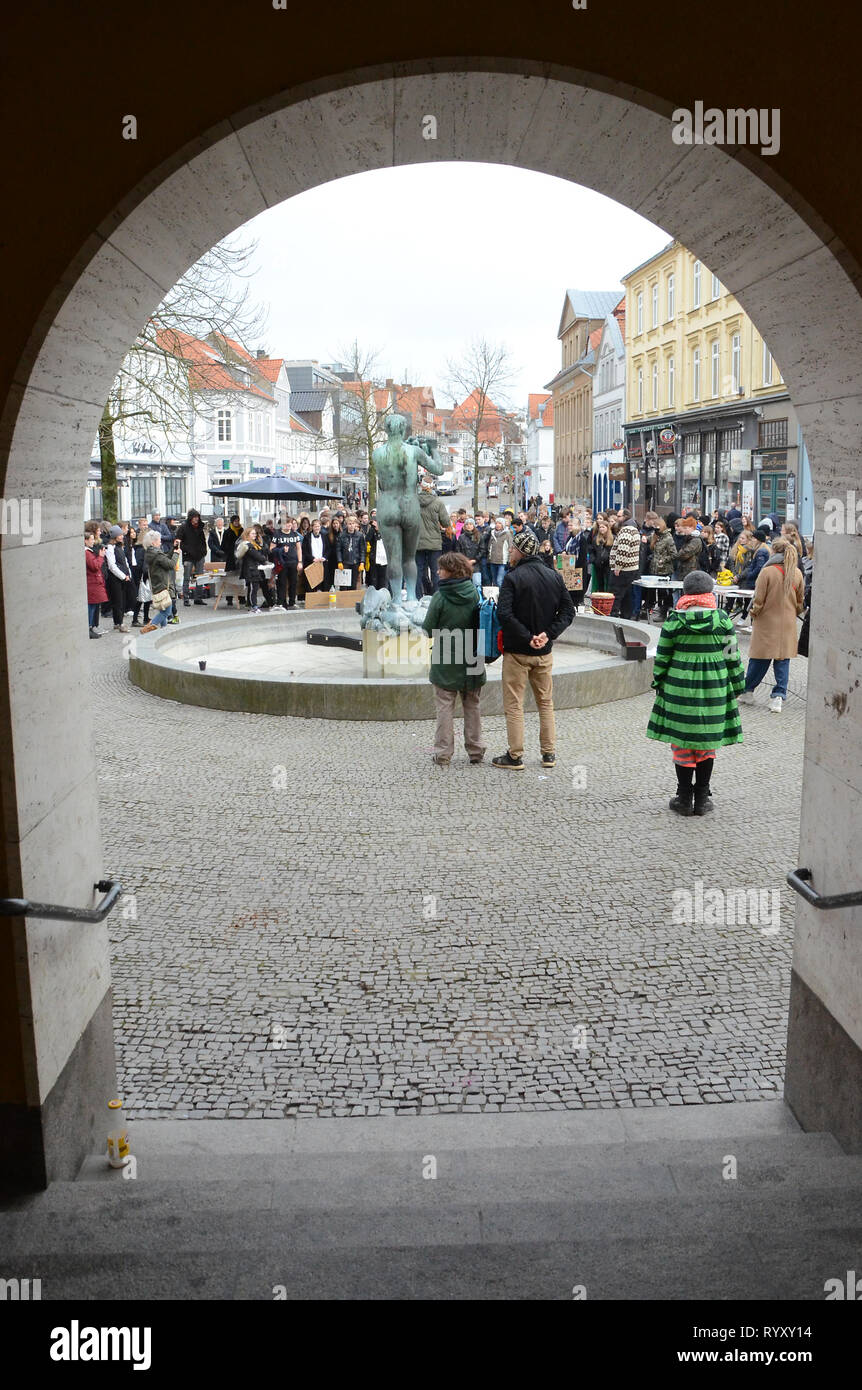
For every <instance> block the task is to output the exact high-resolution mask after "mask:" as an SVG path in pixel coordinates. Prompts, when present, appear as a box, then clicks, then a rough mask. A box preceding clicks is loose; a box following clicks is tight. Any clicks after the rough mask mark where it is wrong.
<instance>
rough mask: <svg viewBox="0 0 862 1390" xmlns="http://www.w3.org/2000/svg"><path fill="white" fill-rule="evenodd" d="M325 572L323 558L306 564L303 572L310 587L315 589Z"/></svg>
mask: <svg viewBox="0 0 862 1390" xmlns="http://www.w3.org/2000/svg"><path fill="white" fill-rule="evenodd" d="M325 573H326V571H325V570H324V567H323V561H322V560H312V562H311V564H310V565H306V567H305V569H304V570H303V574H304V575H305V582H306V584H307V585H308V587H309V589H315V588H316V587H317V585H318V584H319V583H320V581H321V579H322V578H323V576H324V574H325Z"/></svg>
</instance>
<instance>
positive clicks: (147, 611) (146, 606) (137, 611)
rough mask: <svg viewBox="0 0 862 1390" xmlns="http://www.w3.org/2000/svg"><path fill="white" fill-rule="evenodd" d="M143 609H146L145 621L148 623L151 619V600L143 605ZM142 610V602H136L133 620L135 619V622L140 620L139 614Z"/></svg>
mask: <svg viewBox="0 0 862 1390" xmlns="http://www.w3.org/2000/svg"><path fill="white" fill-rule="evenodd" d="M143 609H144V622H145V623H148V622H149V621H150V605H149V602H147V603H145V604H144V605H143ZM140 611H141V604H140V603H136V604H135V611H134V613H133V614H132V621H133V622H135V623H136V622H137V621H138V615H139V613H140Z"/></svg>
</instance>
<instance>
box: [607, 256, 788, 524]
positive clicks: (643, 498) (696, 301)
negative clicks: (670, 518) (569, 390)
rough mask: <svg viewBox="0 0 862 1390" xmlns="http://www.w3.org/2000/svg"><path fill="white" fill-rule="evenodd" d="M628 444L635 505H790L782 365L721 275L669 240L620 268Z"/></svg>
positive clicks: (747, 508)
mask: <svg viewBox="0 0 862 1390" xmlns="http://www.w3.org/2000/svg"><path fill="white" fill-rule="evenodd" d="M623 284H624V286H625V290H626V430H625V435H626V454H627V460H628V463H629V477H628V488H629V492H628V497H627V501H629V502H632V501H633V502H634V504H635V509H636V513H637V515H639V516H642V515H643V512H644V511H645V510H648V509H649V508H651V507H656V508H657V509H658V510H659V511H668V510H674V511H677V512H680V511H682V510H683V508H686V507H690V508H696V509H697V510H699V511H705V512H709V511H712V510H713V509H714V508H715V507H729V506H732V505H735V506H739V507H740V508H741V509H742V510H743V511H744V512H749V513H751V514H752V515H755V516H756V519H759V518H760V517H761V516H763V515H765V514H766V513H768V512H778V513H779V514H780V515H781V516H782V517H788V518H791V519H793V518H795V517H796V503H797V499H798V497H799V496H800V493H801V488H800V484H801V482H802V478H801V477H800V473H801V471H802V467H803V461H804V446H803V444H802V439H801V432H800V430H799V426H798V422H797V420H796V416H795V414H794V412H793V409H792V407H791V405H790V398H789V395H788V392H787V389H786V387H785V385H784V382H783V380H782V377H781V373H780V370H779V368H778V365H777V363H776V362H774V361H773V358H772V355H771V353H770V351H769V348H768V345H767V344H766V343H765V342H764V340H763V338H762V337H761V336H760V334H759V333H758V331H757V329H756V328H755V326H754V324H753V323H752V321H751V319H750V318H749V317H748V315H747V314H746V313H745V311H744V310H743V308H742V306H741V305H740V304H739V302H738V301H737V300H736V299H735V298H734V296H733V295H732V294H729V293H728V291H727V290H725V288H724V286H723V285H722V284H721V283H720V282H719V280H718V277H717V276H715V275H713V274H712V272H711V271H710V270H709V269H708V268H707V267H706V266H705V265H702V264H701V262H700V261H699V260H698V259H697V258H696V256H694V255H693V254H692V253H691V252H690V251H687V250H686V248H685V247H684V246H681V245H680V243H679V242H678V241H672V242H670V244H669V245H668V246H666V247H665V248H664V250H663V251H660V252H659V253H658V255H656V256H653V258H652V259H651V260H649V261H646V262H645V263H644V264H643V265H639V266H638V267H637V268H636V269H635V270H633V271H631V272H630V273H629V274H628V275H624V276H623Z"/></svg>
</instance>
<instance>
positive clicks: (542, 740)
mask: <svg viewBox="0 0 862 1390" xmlns="http://www.w3.org/2000/svg"><path fill="white" fill-rule="evenodd" d="M553 665H554V656H553V653H552V652H548V653H547V655H546V656H526V655H522V654H521V653H520V652H504V653H503V713H504V714H505V716H506V735H507V737H508V740H509V753H510V754H511V756H512V757H513V758H523V756H524V692H525V690H526V689H527V681H529V682H530V688H531V690H532V692H533V696H534V698H535V701H536V708H537V709H538V711H539V748H540V751H541V752H542V753H554V752H555V751H556V743H557V730H556V725H555V723H554V685H553V678H552V675H551V671H552V669H553Z"/></svg>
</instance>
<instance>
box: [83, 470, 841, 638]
mask: <svg viewBox="0 0 862 1390" xmlns="http://www.w3.org/2000/svg"><path fill="white" fill-rule="evenodd" d="M419 504H420V534H419V540H418V545H417V552H416V563H417V581H416V597H417V598H421V597H422V596H423V595H429V594H433V593H435V592H436V589H437V585H438V573H437V560H438V558H439V556H440V555H441V554H446V553H449V552H452V551H455V552H457V553H459V554H461V555H464V556H465V557H466V558H467V559H468V560H469V561H470V578H471V580H472V582H473V583H474V584H475V586H476V588H477V590H479V591H480V592H481V591H482V590H483V589H485V588H496V589H499V587H500V585H501V584H502V581H503V576H504V574H505V573H506V570H507V568H508V566H509V562H510V557H511V553H512V545H513V541H514V539H515V538H516V537H517V536H518V535H519V534H520V533H521V531H522V530H523V529H524V527H529V529H530V530H531V531H532V533H533V535H535V537H536V539H537V541H538V543H539V558H540V560H541V561H542V562H543V563H544V564H545V565H546V566H548V567H549V568H554V567H556V568H559V567H560V563H561V562H560V560H559V557H560V556H563V555H565V556H567V557H568V558H569V566H567V569H569V567H570V568H571V573H570V574H569V576H568V579H567V585H568V587H569V590H570V592H571V596H572V602H573V605H574V610H575V612H577V611H578V609H579V608H580V607H581V605H582V604H584V602H585V600H586V599H587V598H588V597H589V596H590V595H591V594H594V593H602V594H607V593H611V594H612V595H613V607H612V613H613V614H614V615H615V616H620V617H623V618H641V619H645V620H649V619H652V620H655V621H658V622H663V621H664V620H665V619H666V617H667V615H668V612H669V610H670V606H671V603H672V601H673V591H672V590H671V589H661V588H660V589H658V590H654V589H650V587H649V585H647V584H644V583H642V582H641V581H642V580H644V579H647V578H649V577H652V576H662V577H665V578H673V579H677V580H680V581H682V580H684V579H685V577H686V575H688V574H690V573H692V572H693V571H695V570H698V571H701V572H703V573H705V574H708V575H710V576H711V577H712V578H718V579H719V580H720V582H721V583H725V584H733V585H735V586H736V587H738V588H741V589H746V590H750V591H751V594H752V597H753V595H754V589H755V585H756V583H757V579H758V576H759V574H760V572H761V570H762V569H763V567H764V565H765V564H766V563H767V561H768V559H769V558H770V554H771V553H772V552H771V546H772V544H773V542H774V541H775V540H777V539H786V540H788V541H790V542H791V544H792V545H793V547H794V549H795V550H796V552H797V559H798V562H799V564H800V565H801V567H802V572H803V578H804V581H805V585H806V600H807V597H808V594H809V593H810V583H811V571H812V563H813V546H812V545H811V544H808V545H806V542H805V540H804V539H803V537H802V536H801V535H800V533H799V530H798V528H797V526H796V524H795V523H794V522H792V521H782V520H781V518H780V517H779V516H777V515H774V514H773V515H769V516H766V517H764V518H763V519H762V520H761V522H760V524H759V525H757V526H755V525H754V523H753V522H752V520H751V518H750V517H745V516H743V515H742V513H741V512H740V510H739V509H738V508H734V507H731V508H728V509H727V510H716V511H715V512H713V513H712V515H711V516H705V515H697V514H696V513H694V512H690V513H688V514H686V515H684V516H677V515H676V514H675V513H673V512H670V513H668V514H666V515H663V516H662V515H660V514H659V513H657V512H654V511H648V512H647V513H646V515H645V516H644V518H643V520H642V521H641V522H637V521H636V520H635V519H634V517H633V516H632V513H631V511H630V510H628V509H622V510H620V511H614V510H607V511H603V512H601V513H599V514H598V515H596V516H595V517H594V516H593V514H592V512H591V511H590V510H589V508H587V507H577V506H572V507H551V508H549V507H548V506H546V505H544V504H543V503H542V500H541V498H531V499H530V506H529V507H528V509H527V510H522V511H519V512H515V510H514V509H513V508H511V507H507V508H505V509H504V510H503V511H501V512H499V513H494V512H488V511H482V510H477V511H474V512H468V511H467V509H466V508H465V507H460V508H455V509H452V510H450V509H449V508H447V506H446V505H445V503H444V501H443V499H442V498H441V497H438V496H437V495H436V493H435V492H434V490H433V487H432V485H431V483H430V482H429V481H427V480H426V481H425V482H423V484H422V485H421V488H420V494H419ZM148 533H152V534H153V535H155V536H157V537H158V549H159V550H160V551H161V553H162V554H165V555H168V556H169V557H172V558H173V562H174V566H175V571H176V573H175V574H174V575H172V576H171V577H170V582H169V584H168V586H167V587H168V592H169V593H170V597H171V603H170V612H169V613H168V614H167V616H166V617H163V618H162V617H159V614H160V613H164V611H165V609H164V607H162V608H161V609H160V608H158V606H157V605H156V606H154V603H153V592H154V591H153V587H152V583H151V578H150V573H149V571H150V558H151V556H152V554H153V551H154V543H153V541H152V540H149V541H147V536H148ZM85 543H86V548H87V550H88V552H89V559H88V560H87V574H88V605H89V610H90V635H91V637H98V636H100V635H101V633H100V631H99V617H100V615H101V616H105V617H111V618H112V619H113V630H114V631H128V630H129V628H131V627H140V628H142V629H143V628H146V629H147V630H151V628H152V627H153V626H160V625H162V624H163V623H164V622H168V623H177V622H179V614H178V611H177V610H178V600H180V599H181V601H182V603H183V605H184V606H186V607H188V606H190V605H191V604H192V603H194V604H197V605H199V606H200V605H204V604H206V603H207V593H208V588H207V585H206V580H207V576H206V574H205V562H206V561H208V560H209V561H212V562H215V563H222V564H224V566H225V569H226V570H227V572H228V573H233V574H235V575H236V576H237V577H238V578H239V579H241V580H242V581H243V584H244V586H245V593H244V596H243V597H239V598H238V599H237V600H236V601H237V603H238V604H239V605H240V606H245V607H246V608H247V610H248V611H249V612H250V613H253V614H258V613H261V612H263V611H265V610H274V611H285V610H289V609H293V608H296V606H297V604H298V603H301V602H302V601H303V599H304V598H305V595H306V593H308V592H317V591H320V590H326V591H329V590H331V589H332V588H333V587H344V588H348V589H359V588H362V587H364V586H366V585H373V586H374V587H375V588H378V589H379V588H386V587H388V570H387V559H386V550H385V544H384V540H383V537H382V535H381V533H380V529H379V526H378V523H377V514H376V510H375V509H373V508H372V509H371V510H370V511H365V510H357V511H352V510H349V509H348V508H347V507H345V506H342V505H338V506H336V507H334V508H329V507H324V508H323V509H322V511H321V512H320V513H319V515H316V516H311V515H309V514H308V513H305V512H303V513H302V514H300V515H299V516H286V515H284V514H282V516H281V517H271V518H268V519H267V520H265V521H262V522H259V523H254V524H252V525H250V526H246V527H243V526H242V524H241V522H240V519H239V517H238V516H237V515H233V516H230V517H222V516H218V517H216V518H215V519H214V520H212V521H210V522H209V523H205V522H204V520H203V518H202V517H201V514H200V512H198V511H197V510H196V509H194V508H193V509H192V510H191V511H190V512H189V513H188V515H187V516H186V518H185V519H184V520H183V521H181V522H178V521H176V520H175V519H174V518H171V517H168V518H164V519H163V518H162V516H161V515H160V513H158V512H154V513H153V515H152V517H151V518H150V519H149V520H147V518H141V519H140V520H138V521H131V522H125V523H123V525H122V526H110V525H108V524H107V523H104V522H95V521H94V522H90V523H88V525H87V527H86V528H85ZM161 568H162V570H163V569H164V567H161ZM159 569H160V567H159V566H158V565H157V566H156V570H157V575H156V580H157V583H160V575H159ZM572 579H574V581H575V583H574V587H572V584H571V582H569V581H570V580H572ZM102 590H104V593H103V592H102ZM157 591H158V590H157ZM651 600H652V601H651ZM226 602H227V604H228V606H229V607H233V605H234V598H233V597H232V596H228V597H227V600H226ZM731 616H732V617H733V618H734V621H735V622H736V623H737V625H738V628H739V630H740V631H744V632H751V630H752V614H751V599H749V598H739V599H737V600H736V602H735V603H734V605H733V607H732V609H731ZM141 619H143V621H141ZM806 637H807V632H806Z"/></svg>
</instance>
